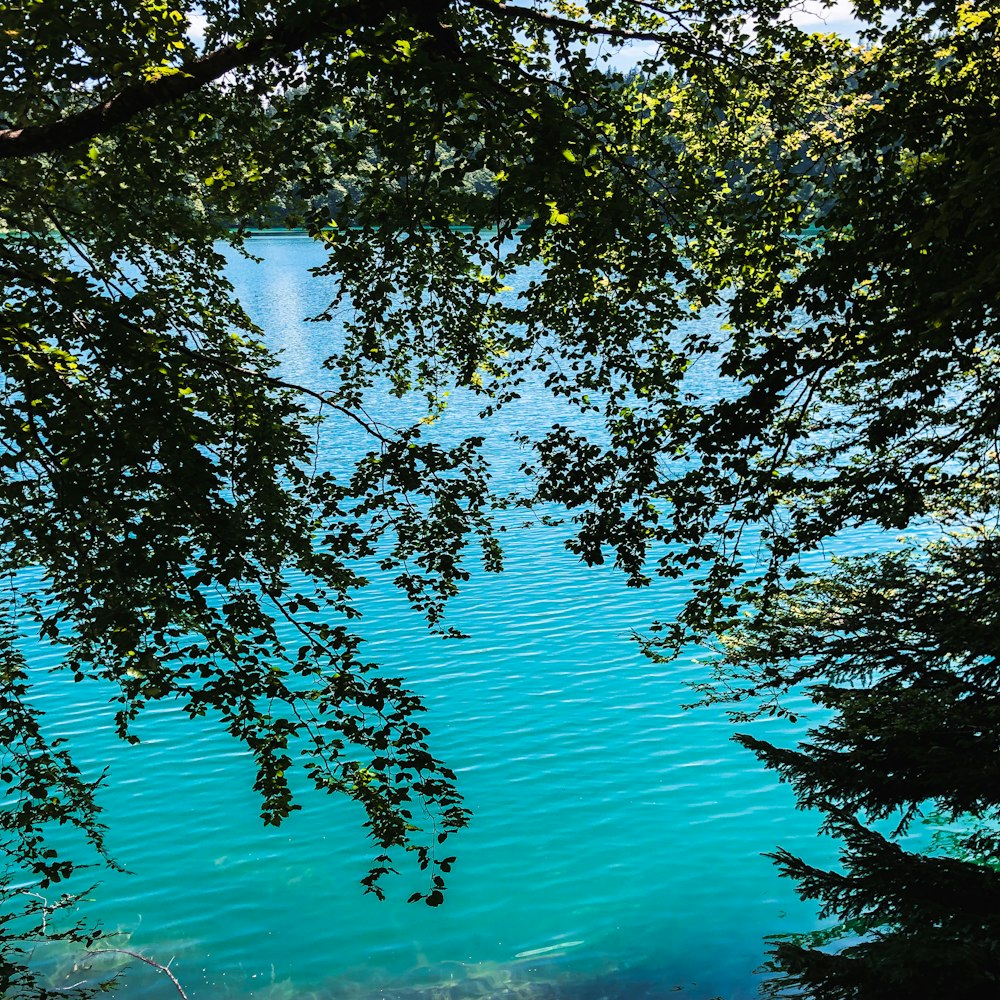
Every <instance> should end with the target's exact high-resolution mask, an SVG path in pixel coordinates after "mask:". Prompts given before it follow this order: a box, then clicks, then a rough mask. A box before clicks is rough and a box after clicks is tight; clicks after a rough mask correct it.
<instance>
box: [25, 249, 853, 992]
mask: <svg viewBox="0 0 1000 1000" xmlns="http://www.w3.org/2000/svg"><path fill="white" fill-rule="evenodd" d="M251 249H252V250H253V251H254V253H256V254H258V255H259V256H261V257H262V258H264V263H263V264H260V265H257V264H253V263H250V262H247V261H243V260H238V259H234V260H233V262H232V264H231V273H232V278H233V280H234V282H235V283H236V285H237V288H238V291H239V294H240V297H241V299H242V300H243V301H244V303H245V305H246V306H247V308H248V310H249V311H250V313H251V315H252V316H253V317H254V318H255V319H256V320H257V321H258V322H259V323H260V324H261V325H262V326H263V327H264V328H265V329H266V330H267V335H268V340H269V343H270V344H271V346H272V347H274V348H275V349H276V350H279V351H281V352H282V355H281V357H282V366H283V370H284V372H285V374H286V375H287V376H288V377H289V378H294V379H298V380H301V381H303V382H307V383H308V384H310V385H314V386H316V385H322V384H323V379H324V378H328V377H329V376H328V375H327V374H326V373H323V372H322V371H321V369H320V363H321V361H322V359H323V358H324V357H325V356H326V355H327V353H329V344H330V342H331V338H335V337H336V329H334V328H333V327H334V326H335V324H334V325H331V324H326V325H323V324H310V323H306V322H304V319H305V317H307V316H309V315H311V314H313V313H317V312H319V311H321V310H322V309H323V308H324V307H325V306H326V305H327V303H328V301H329V298H330V285H329V283H324V282H323V281H321V280H318V279H311V278H309V277H308V275H307V269H308V267H309V266H310V265H312V264H316V263H318V262H319V260H320V259H321V257H320V251H319V250H318V248H317V247H315V246H314V245H312V244H311V243H310V242H309V241H308V240H306V239H305V238H303V237H293V236H273V237H268V236H261V237H255V238H254V239H253V241H252V244H251ZM373 406H377V407H378V409H377V411H376V416H377V417H378V418H379V419H382V420H385V421H387V422H389V423H393V422H395V423H402V422H404V421H405V420H407V419H411V418H412V417H413V416H414V415H419V413H418V412H417V411H416V410H415V409H414V407H413V405H412V404H409V403H401V402H399V401H396V400H389V399H384V400H381V401H376V402H375V403H374V404H373ZM555 406H556V404H555V403H554V402H553V401H552V400H551V399H549V398H548V397H546V396H544V395H543V394H542V393H539V394H538V397H537V398H533V399H526V400H523V401H522V402H521V404H520V409H519V410H518V411H512V412H508V413H502V414H501V415H500V417H499V418H498V419H497V420H496V421H494V424H495V426H494V427H493V428H492V429H491V430H490V434H491V435H492V436H493V439H494V440H495V443H494V444H493V445H491V447H494V448H495V458H496V461H497V467H498V469H499V475H500V477H501V481H503V477H505V476H509V477H511V480H512V482H513V478H514V477H516V469H517V464H518V460H519V453H518V452H517V450H516V448H515V447H514V446H513V445H512V444H510V443H509V434H510V432H511V431H512V430H513V429H515V428H518V429H520V428H523V427H524V426H526V425H527V426H531V425H536V426H539V427H544V426H547V422H551V419H550V418H553V417H554V414H555V413H556V411H555V409H553V408H554V407H555ZM463 407H464V408H463ZM474 421H475V416H474V407H472V406H471V405H469V404H463V403H462V402H461V401H458V402H457V403H456V408H455V411H454V412H453V413H451V414H449V415H447V416H446V418H445V425H444V426H445V432H446V433H451V432H452V431H453V432H454V433H456V434H457V433H461V432H462V431H463V430H464V431H467V430H468V429H469V427H470V426H471V425H472V423H473V422H474ZM361 444H362V441H361V439H360V438H359V436H358V433H357V429H356V428H355V427H354V426H353V425H348V424H346V423H345V422H341V423H338V422H336V421H332V420H331V421H330V422H329V423H328V424H327V425H326V426H325V427H324V429H323V433H322V436H321V449H320V455H321V461H322V462H323V463H325V464H326V465H327V466H329V467H341V466H344V467H346V466H347V464H349V462H350V460H351V458H352V456H353V455H355V454H357V449H358V448H359V447H360V446H361ZM503 516H504V517H505V518H507V519H508V521H509V530H508V531H507V533H506V545H507V570H506V572H505V573H503V574H502V575H499V576H490V575H487V574H484V573H481V572H480V573H473V578H472V580H471V581H470V582H469V583H468V585H467V586H466V588H465V590H464V592H463V594H462V595H461V596H460V597H459V598H458V599H456V600H455V602H454V604H453V605H452V607H451V614H450V621H451V622H452V623H453V624H455V625H456V626H458V627H459V628H460V629H462V630H463V631H464V632H467V633H469V635H470V638H467V639H463V640H441V639H439V638H435V637H433V636H430V635H428V634H427V630H426V628H425V626H424V624H423V622H422V621H421V619H420V618H419V617H418V616H416V615H415V614H414V613H412V612H411V611H410V610H409V609H408V608H407V606H406V602H405V600H404V599H403V598H402V597H401V596H400V595H399V594H398V593H397V592H396V591H395V590H394V589H393V587H392V585H391V584H390V583H389V582H388V581H386V580H383V579H377V578H376V579H375V580H374V581H373V584H372V586H371V587H370V588H368V590H367V592H366V593H365V594H364V595H363V597H362V599H361V607H362V608H363V610H364V619H363V621H362V624H361V626H360V629H361V631H362V633H363V634H364V635H365V636H366V638H367V640H368V646H367V653H368V656H369V658H370V659H374V660H377V661H378V662H380V663H381V664H382V665H383V666H384V668H385V669H386V670H387V671H388V672H390V673H393V674H399V675H402V676H404V677H406V678H407V680H408V682H409V683H410V684H411V685H412V686H413V687H414V688H415V689H416V690H417V691H418V692H419V693H420V694H421V695H422V696H423V698H424V699H425V701H426V703H427V705H428V707H429V709H430V712H429V713H428V718H427V720H426V721H427V724H428V726H429V727H430V729H431V731H432V737H431V742H432V748H433V749H434V750H435V752H436V753H437V755H438V756H439V757H441V758H443V759H444V760H445V761H446V762H448V763H449V764H450V765H451V766H452V767H453V768H454V769H455V770H456V772H457V773H458V777H459V784H460V788H461V789H462V791H463V792H464V794H465V796H466V799H467V804H468V805H469V806H470V807H471V809H472V810H473V812H474V819H473V823H472V825H471V827H470V828H469V829H468V830H467V831H465V832H464V833H462V834H461V835H459V836H458V837H456V838H454V840H453V841H451V842H449V844H452V843H453V845H454V849H453V850H452V851H451V852H450V853H454V854H457V855H458V862H457V863H456V866H455V868H454V871H453V872H452V874H451V876H450V881H449V893H448V897H447V901H446V903H445V905H444V906H442V907H439V908H436V909H431V908H428V907H426V906H424V905H422V904H417V905H407V904H406V903H405V902H404V900H405V899H406V897H407V896H408V895H409V894H410V892H413V891H415V890H418V889H423V888H424V884H423V882H422V881H421V880H420V879H419V878H418V877H417V875H416V874H415V873H414V872H412V871H410V870H408V869H404V874H403V876H402V877H400V878H396V879H393V880H392V881H390V882H389V883H387V884H386V888H387V891H388V893H389V896H390V898H389V899H388V900H387V901H386V902H383V903H379V902H378V901H376V900H375V899H374V898H372V897H370V896H363V895H362V893H361V888H360V887H359V886H358V879H359V878H360V877H361V876H362V875H364V874H365V873H366V871H367V864H368V858H369V854H370V851H369V849H368V845H367V843H366V842H365V840H364V837H363V831H362V830H361V827H360V824H361V822H362V819H361V817H360V815H359V813H358V811H357V810H356V809H355V808H354V807H353V806H352V804H351V803H349V802H341V801H337V800H333V799H328V798H321V797H317V796H312V797H308V798H307V799H306V800H305V801H304V802H303V805H304V808H303V810H302V811H301V812H300V813H296V814H293V816H292V817H291V819H289V820H288V821H287V822H286V823H285V824H284V825H283V826H282V827H280V828H279V829H277V830H275V829H264V828H263V827H262V825H261V823H260V820H259V817H258V806H257V801H256V800H255V797H254V794H253V792H252V789H251V786H252V782H253V774H252V769H251V766H250V764H249V762H248V760H247V759H246V757H245V756H244V755H243V754H241V753H240V752H239V751H238V749H237V748H236V747H235V746H234V744H233V743H232V742H231V741H230V740H229V738H228V737H226V736H225V734H223V733H219V732H216V731H214V730H213V729H212V728H211V726H210V725H209V724H208V723H206V722H201V723H193V722H191V721H189V720H186V719H184V718H183V717H181V716H180V715H179V714H178V713H177V712H176V711H175V710H174V709H173V708H172V707H170V706H168V705H163V706H158V707H154V708H152V709H150V710H148V711H147V712H146V714H145V715H144V717H143V718H142V719H141V720H140V723H139V725H138V726H137V728H136V733H137V734H138V735H139V736H140V737H141V738H142V743H141V744H140V745H139V746H136V747H126V746H124V745H121V744H120V743H118V742H117V740H116V739H115V737H114V733H113V728H112V722H111V716H112V712H111V711H110V710H109V709H108V708H107V706H106V705H105V704H104V703H103V701H102V697H101V695H100V694H99V693H96V692H93V691H91V692H90V693H89V694H88V692H87V689H86V688H85V687H83V686H74V685H72V683H68V682H67V679H66V678H62V677H60V676H59V675H58V674H53V675H50V676H48V677H47V678H45V679H44V680H43V681H42V682H40V685H39V689H38V690H39V691H40V695H39V703H40V705H41V706H42V707H44V708H45V710H46V711H47V712H48V713H49V718H50V720H51V721H52V726H53V729H54V730H58V732H59V733H60V734H62V735H67V736H69V737H71V739H72V741H73V743H74V745H75V747H76V748H77V753H78V755H79V760H80V762H81V763H86V764H87V765H88V767H89V768H91V769H93V768H97V767H99V766H101V765H102V764H103V763H105V762H106V763H109V764H110V767H111V780H110V783H109V787H108V790H107V792H106V794H105V797H104V801H105V804H106V808H107V822H108V824H109V826H110V830H111V833H110V838H109V842H110V847H111V850H112V852H113V853H114V854H115V856H116V857H117V858H118V859H119V860H120V861H121V862H122V863H123V864H124V865H125V866H126V867H127V868H128V869H130V871H131V872H132V874H131V875H128V876H125V875H115V874H113V873H108V874H107V875H102V876H100V878H101V880H102V884H101V885H100V886H99V887H98V888H97V889H96V890H95V892H94V893H93V894H92V895H93V897H94V902H93V903H92V904H91V905H90V907H89V910H88V913H89V915H91V916H93V915H97V916H98V917H99V918H100V920H101V921H102V923H103V926H104V928H105V929H106V930H108V931H120V932H121V936H120V937H118V938H117V939H116V940H113V941H110V942H109V944H115V943H116V942H117V944H118V945H119V946H121V947H126V948H129V949H133V950H136V951H141V952H142V953H143V954H145V955H148V956H149V957H151V958H154V959H156V960H157V961H159V962H161V963H164V964H165V963H167V962H172V965H171V969H172V970H173V971H174V972H175V973H176V975H177V976H178V978H179V980H180V981H181V983H182V984H183V986H184V989H185V990H186V992H187V994H188V996H189V997H190V998H191V1000H214V998H222V997H227V998H228V997H231V998H245V997H256V998H267V1000H291V998H315V1000H320V998H341V997H344V998H347V997H350V998H357V1000H362V998H368V997H377V996H381V997H407V998H419V997H427V998H431V997H433V998H445V997H446V998H453V1000H463V998H465V997H479V996H493V997H500V996H509V997H525V998H528V997H560V998H562V997H564V998H579V1000H597V998H600V997H606V998H623V1000H624V998H640V997H647V998H661V997H664V998H665V997H667V996H670V997H674V996H681V997H685V998H690V1000H698V998H709V997H716V996H721V997H724V998H726V1000H738V998H742V997H751V996H754V995H755V993H756V990H757V985H758V983H759V976H758V975H755V970H756V969H757V968H758V967H759V966H760V964H761V962H762V960H763V958H764V954H765V944H764V943H763V938H764V936H765V935H768V934H776V933H784V932H792V931H801V930H807V929H810V928H811V927H813V926H815V918H814V915H813V912H812V909H811V907H809V906H806V905H804V904H801V903H800V902H798V900H797V899H796V897H795V894H794V891H793V887H792V885H791V884H790V883H788V882H787V881H785V880H782V879H779V878H778V876H777V873H776V870H775V869H774V868H773V866H772V865H771V863H770V862H769V861H768V860H767V859H766V858H764V857H762V852H765V851H768V850H772V849H773V848H775V847H776V846H778V845H780V846H782V847H785V848H787V849H789V850H792V851H796V852H801V853H803V854H804V855H805V856H806V857H808V858H809V859H810V860H812V861H816V862H819V863H824V862H829V861H831V860H832V859H833V858H834V856H835V850H834V845H831V844H829V843H827V842H824V841H821V840H818V839H817V836H816V827H817V824H818V819H817V817H816V816H813V815H808V814H803V813H800V812H796V811H794V809H793V805H794V803H793V798H792V795H791V793H790V792H789V791H788V789H786V788H784V787H781V786H779V785H778V783H777V780H776V778H775V777H774V775H773V774H770V773H768V772H765V771H764V770H763V769H762V768H761V767H760V765H759V764H758V763H757V761H756V759H755V758H753V757H752V756H751V755H750V754H748V753H747V752H745V751H743V750H741V749H740V748H739V747H737V746H736V745H734V744H733V743H732V742H731V741H730V737H731V735H732V732H733V727H732V725H731V724H730V723H729V722H728V721H727V720H726V718H725V716H724V714H723V713H722V712H721V711H720V710H718V709H716V708H702V709H696V710H691V711H686V710H685V709H684V708H683V707H682V706H683V705H684V704H686V703H688V702H690V701H692V700H693V695H692V693H691V691H690V689H689V687H688V684H689V683H690V682H692V681H695V680H699V679H702V678H703V677H704V675H705V667H704V664H703V663H701V662H700V661H699V657H698V655H695V654H692V655H691V656H689V657H688V658H686V659H682V660H680V661H679V662H677V663H674V664H671V665H668V666H664V665H655V664H653V663H651V662H650V661H648V660H647V659H645V658H644V657H643V656H642V655H641V654H640V652H639V649H638V647H637V646H636V644H635V642H634V641H633V639H632V638H631V632H632V630H634V629H637V630H642V629H643V628H645V627H646V626H648V625H649V623H650V622H651V621H652V620H654V619H656V618H660V619H669V618H670V616H671V612H672V609H676V608H677V607H678V606H679V603H680V602H681V601H682V600H683V599H684V596H685V594H686V585H685V583H684V582H683V581H658V582H656V583H654V585H653V586H652V587H650V588H647V589H645V590H640V591H636V590H629V589H626V587H625V586H624V582H623V579H622V578H621V576H620V575H618V574H616V573H615V572H614V571H613V570H611V569H609V568H607V567H600V568H594V569H587V568H585V567H583V566H582V565H581V564H580V563H579V562H578V561H577V559H576V558H575V557H574V556H572V555H571V554H569V553H567V552H566V551H565V549H564V547H563V538H564V530H565V529H560V528H559V527H545V526H542V525H540V524H535V525H534V526H531V527H521V526H519V522H520V521H521V520H523V514H522V515H514V514H509V513H507V514H504V515H503ZM56 655H57V654H56V653H53V652H48V653H45V652H41V651H40V652H39V653H38V656H39V657H41V658H42V665H46V661H45V659H44V658H45V657H48V658H49V660H48V661H47V662H48V664H51V663H53V662H54V659H53V658H54V657H55V656H56ZM88 698H89V699H90V700H86V699H88ZM743 728H744V729H746V728H747V727H743ZM754 731H756V732H758V733H763V734H767V735H768V736H769V737H770V738H773V739H775V740H778V741H781V740H786V741H794V739H795V738H796V737H797V736H800V735H801V733H802V729H801V727H800V728H799V729H798V730H797V731H796V730H794V729H793V728H792V727H791V726H790V724H789V723H787V722H784V721H773V720H769V721H766V722H761V723H759V724H757V725H756V727H755V728H754ZM119 961H120V963H121V964H122V965H124V964H128V971H127V975H126V977H125V979H124V980H123V983H122V986H121V989H120V991H119V995H120V996H123V997H128V998H130V1000H131V998H133V997H144V998H145V997H150V998H153V997H156V998H160V997H162V998H167V997H173V996H176V995H177V994H176V991H175V990H174V988H173V986H172V985H171V984H170V982H169V981H168V980H167V979H166V978H165V977H164V976H162V975H160V974H159V973H157V972H156V971H155V970H153V969H150V968H146V967H143V966H141V965H138V964H137V963H127V962H126V960H125V959H120V960H119V958H115V957H109V958H108V959H106V960H102V962H103V964H102V966H101V967H102V968H113V967H117V966H118V965H119ZM62 971H63V973H64V974H65V975H66V976H74V975H75V976H76V979H79V978H80V977H81V976H80V975H78V974H76V973H74V972H73V970H71V969H64V970H62ZM64 982H65V980H64V979H60V983H64Z"/></svg>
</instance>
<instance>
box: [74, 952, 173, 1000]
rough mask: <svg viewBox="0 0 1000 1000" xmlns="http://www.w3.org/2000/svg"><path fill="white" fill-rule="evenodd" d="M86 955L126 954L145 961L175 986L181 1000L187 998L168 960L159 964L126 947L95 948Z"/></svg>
mask: <svg viewBox="0 0 1000 1000" xmlns="http://www.w3.org/2000/svg"><path fill="white" fill-rule="evenodd" d="M87 954H88V955H108V954H117V955H128V956H129V958H135V959H138V961H140V962H145V963H146V965H151V966H152V967H153V968H154V969H159V970H160V972H162V973H164V974H165V975H166V976H167V977H168V978H169V979H170V981H171V982H172V983H173V984H174V986H175V987H176V988H177V992H178V993H179V994H180V995H181V998H182V1000H188V995H187V994H186V993H185V992H184V988H183V987H182V986H181V984H180V983H179V982H178V980H177V977H176V976H175V975H174V974H173V973H172V972H171V971H170V962H172V961H173V959H171V960H170V962H168V963H167V964H166V965H161V964H160V963H159V962H154V961H153V959H151V958H146V956H145V955H140V954H139V952H137V951H129V950H128V949H127V948H96V949H94V950H93V951H88V952H87Z"/></svg>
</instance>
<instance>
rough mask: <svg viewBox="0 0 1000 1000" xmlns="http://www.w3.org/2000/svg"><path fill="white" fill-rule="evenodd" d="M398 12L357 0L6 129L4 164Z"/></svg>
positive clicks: (381, 1)
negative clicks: (68, 110)
mask: <svg viewBox="0 0 1000 1000" xmlns="http://www.w3.org/2000/svg"><path fill="white" fill-rule="evenodd" d="M394 8H396V9H398V8H399V5H398V4H396V3H394V2H393V0H355V2H353V3H348V4H346V5H345V6H343V7H337V8H334V9H333V10H331V11H329V12H328V13H326V14H325V15H324V16H322V17H318V16H315V15H314V16H313V17H312V18H305V19H303V18H296V19H295V20H294V21H293V20H289V21H285V22H279V23H278V24H276V25H275V26H274V27H273V28H271V29H270V30H268V31H264V32H260V33H258V34H256V35H252V36H251V37H250V38H248V39H244V40H242V41H236V42H231V43H230V44H229V45H224V46H223V47H222V48H219V49H216V50H215V51H213V52H209V53H206V54H205V55H202V56H198V57H197V58H195V59H192V60H191V61H190V62H187V63H185V64H184V66H183V68H182V69H181V70H180V72H177V73H171V74H170V75H167V76H158V77H156V78H154V79H151V80H148V81H145V82H143V83H134V84H131V85H130V86H126V87H124V88H123V89H122V90H120V91H119V92H118V93H117V94H115V95H114V96H113V97H111V98H109V99H108V100H106V101H104V102H103V103H101V104H98V105H96V106H94V107H92V108H87V109H86V110H85V111H79V112H77V113H76V114H71V115H67V116H66V117H65V118H60V119H58V120H56V121H53V122H46V123H45V124H41V125H26V126H24V127H23V128H6V129H0V159H9V158H11V157H15V156H37V155H38V154H39V153H51V152H55V151H57V150H61V149H66V148H67V147H69V146H73V145H75V144H76V143H79V142H84V141H85V140H88V139H93V138H94V137H95V136H97V135H102V134H103V133H105V132H108V131H110V130H111V129H112V128H114V127H115V126H117V125H123V124H124V123H125V122H128V121H131V120H132V119H133V118H135V117H136V116H137V115H140V114H143V113H144V112H146V111H151V110H152V109H153V108H157V107H161V106H162V105H164V104H169V103H171V102H173V101H176V100H179V99H180V98H182V97H185V96H186V95H187V94H190V93H193V92H194V91H196V90H199V89H200V88H202V87H204V86H206V85H207V84H209V83H212V82H213V81H215V80H218V79H219V78H220V77H222V76H224V75H225V74H226V73H229V72H231V71H232V70H234V69H237V68H239V67H240V66H249V65H252V64H254V63H258V62H261V61H263V60H264V59H267V58H270V57H276V56H282V55H287V54H289V53H290V52H295V51H297V50H298V49H300V48H302V47H303V46H304V45H306V44H307V43H308V42H310V41H311V40H312V39H314V38H318V37H321V36H323V35H327V34H333V33H336V32H340V31H343V30H345V29H347V28H351V27H360V26H364V25H367V24H377V23H378V22H379V21H381V20H382V19H383V18H384V17H385V16H386V15H387V14H388V13H389V12H390V11H391V10H392V9H394Z"/></svg>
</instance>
